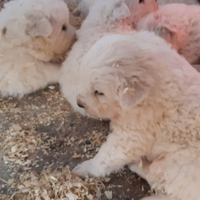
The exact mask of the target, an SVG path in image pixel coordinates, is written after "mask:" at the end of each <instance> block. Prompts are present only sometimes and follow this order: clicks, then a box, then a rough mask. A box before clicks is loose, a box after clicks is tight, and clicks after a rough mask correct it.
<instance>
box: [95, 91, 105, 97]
mask: <svg viewBox="0 0 200 200" xmlns="http://www.w3.org/2000/svg"><path fill="white" fill-rule="evenodd" d="M94 94H95V95H100V96H103V95H104V93H102V92H99V91H97V90H95V92H94Z"/></svg>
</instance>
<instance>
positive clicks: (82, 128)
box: [0, 1, 150, 200]
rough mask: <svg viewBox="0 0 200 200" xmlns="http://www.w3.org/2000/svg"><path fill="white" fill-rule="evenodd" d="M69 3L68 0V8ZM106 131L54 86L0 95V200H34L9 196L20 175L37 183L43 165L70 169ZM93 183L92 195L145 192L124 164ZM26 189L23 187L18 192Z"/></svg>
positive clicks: (128, 196)
mask: <svg viewBox="0 0 200 200" xmlns="http://www.w3.org/2000/svg"><path fill="white" fill-rule="evenodd" d="M0 3H1V1H0ZM0 6H1V4H0ZM75 6H76V4H74V3H73V4H72V3H71V4H69V7H70V11H72V9H73V8H74V7H75ZM70 20H71V23H72V25H74V26H76V27H77V28H78V27H79V26H80V23H81V22H80V19H79V18H74V17H72V16H71V17H70ZM108 133H109V124H108V122H103V121H96V120H92V119H88V118H84V117H81V116H80V115H78V114H77V113H75V112H74V111H73V110H72V109H71V108H70V106H69V105H68V103H67V102H66V100H65V99H64V98H63V97H62V95H61V93H60V92H59V86H58V85H54V86H49V87H48V88H46V89H45V90H42V91H38V92H36V93H34V94H31V95H28V96H26V97H24V98H22V99H16V98H5V99H3V98H0V200H8V199H16V200H25V199H26V200H28V199H33V200H34V199H37V200H39V198H36V197H32V198H26V197H24V198H22V197H18V196H17V195H15V194H16V193H17V192H18V193H20V191H21V190H22V188H25V185H30V184H28V183H27V182H26V184H25V181H24V179H25V174H26V176H28V175H30V174H32V173H33V174H34V176H37V177H38V179H39V182H41V181H42V178H41V177H42V176H43V174H44V170H46V169H48V170H50V172H49V173H50V174H51V173H52V174H53V173H55V172H56V171H62V169H64V168H66V167H67V166H69V167H70V169H73V167H75V166H76V165H77V164H78V163H80V162H82V161H84V160H86V159H88V158H91V157H92V156H94V155H95V154H96V152H97V150H98V148H99V146H100V145H101V143H102V142H103V141H104V140H105V136H106V135H107V134H108ZM62 176H63V175H62ZM40 178H41V179H40ZM57 179H59V177H57ZM32 180H33V179H32ZM55 180H56V179H55ZM95 180H96V179H95ZM84 181H85V180H84ZM97 181H99V182H101V183H103V185H104V186H103V187H101V193H102V196H101V197H98V198H97V197H96V199H102V200H106V199H113V200H132V199H134V200H138V199H140V198H141V197H144V196H147V195H148V194H149V193H150V190H149V186H148V184H147V183H146V182H145V181H144V180H142V179H141V178H140V177H138V176H137V175H136V174H133V173H132V172H130V171H129V170H128V169H127V168H126V167H125V169H124V170H122V171H121V172H118V173H116V174H112V175H111V176H109V177H108V178H107V179H98V180H97ZM39 182H38V183H39ZM28 187H29V186H27V187H26V189H27V188H28ZM27 190H28V189H27ZM27 192H28V191H25V190H23V193H24V194H25V193H27ZM43 199H44V200H46V199H48V198H45V197H43V198H41V200H43ZM51 199H55V200H58V199H62V198H56V197H55V198H51ZM63 199H64V198H63ZM65 199H70V198H65ZM71 199H76V198H71ZM71 199H70V200H71ZM79 199H89V198H85V197H84V198H83V197H82V198H79ZM94 199H95V198H94Z"/></svg>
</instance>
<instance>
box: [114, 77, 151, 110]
mask: <svg viewBox="0 0 200 200" xmlns="http://www.w3.org/2000/svg"><path fill="white" fill-rule="evenodd" d="M149 91H150V89H149V87H148V86H146V85H144V84H142V83H140V82H139V80H138V79H137V78H136V77H131V78H128V79H125V80H124V81H123V82H122V83H121V84H120V86H119V93H118V95H119V103H120V106H121V107H122V109H124V110H126V109H129V108H130V107H134V106H136V105H138V104H139V103H141V102H142V101H143V100H144V99H146V98H147V97H148V95H149Z"/></svg>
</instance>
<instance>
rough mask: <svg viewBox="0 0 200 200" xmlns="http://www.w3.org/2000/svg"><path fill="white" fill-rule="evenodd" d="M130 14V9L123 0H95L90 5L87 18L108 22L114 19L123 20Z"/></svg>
mask: <svg viewBox="0 0 200 200" xmlns="http://www.w3.org/2000/svg"><path fill="white" fill-rule="evenodd" d="M130 15H131V13H130V10H129V8H128V7H127V5H126V4H125V2H124V0H109V1H106V0H95V1H94V3H93V5H92V6H91V7H90V12H89V15H88V17H87V19H89V20H90V19H91V20H96V21H98V23H107V24H109V23H112V22H115V21H124V20H125V19H127V18H128V17H130Z"/></svg>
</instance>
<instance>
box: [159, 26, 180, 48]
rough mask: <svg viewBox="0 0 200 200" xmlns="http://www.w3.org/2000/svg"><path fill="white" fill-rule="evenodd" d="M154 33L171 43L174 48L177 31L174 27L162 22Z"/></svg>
mask: <svg viewBox="0 0 200 200" xmlns="http://www.w3.org/2000/svg"><path fill="white" fill-rule="evenodd" d="M156 34H157V35H158V36H160V37H162V38H163V39H165V40H166V41H167V42H168V43H170V44H172V46H173V47H174V48H175V47H176V44H177V33H176V30H175V29H174V28H172V27H169V26H168V25H166V24H163V25H162V26H158V27H157V30H156Z"/></svg>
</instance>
